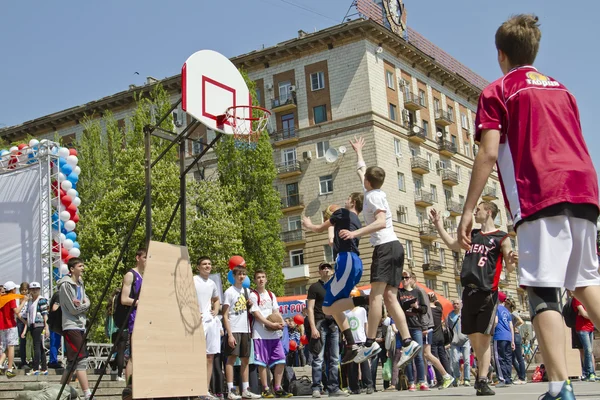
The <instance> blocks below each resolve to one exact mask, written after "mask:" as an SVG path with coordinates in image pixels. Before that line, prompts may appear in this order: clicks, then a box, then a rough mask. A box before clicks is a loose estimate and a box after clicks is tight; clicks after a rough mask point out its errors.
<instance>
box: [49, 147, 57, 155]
mask: <svg viewBox="0 0 600 400" xmlns="http://www.w3.org/2000/svg"><path fill="white" fill-rule="evenodd" d="M50 152H51V153H52V154H55V155H58V147H56V146H53V147H52V148H51V149H50Z"/></svg>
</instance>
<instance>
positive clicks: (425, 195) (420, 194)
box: [415, 190, 433, 203]
mask: <svg viewBox="0 0 600 400" xmlns="http://www.w3.org/2000/svg"><path fill="white" fill-rule="evenodd" d="M415 202H416V203H417V202H422V203H433V195H432V194H431V193H429V192H426V191H424V190H419V191H417V192H415Z"/></svg>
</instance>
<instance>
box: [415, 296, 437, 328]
mask: <svg viewBox="0 0 600 400" xmlns="http://www.w3.org/2000/svg"><path fill="white" fill-rule="evenodd" d="M415 289H416V290H420V291H421V293H423V304H424V305H426V306H427V314H424V315H423V319H422V321H423V329H433V314H432V312H431V302H430V301H429V296H428V295H427V293H426V292H425V291H424V290H423V289H421V288H420V287H416V288H415Z"/></svg>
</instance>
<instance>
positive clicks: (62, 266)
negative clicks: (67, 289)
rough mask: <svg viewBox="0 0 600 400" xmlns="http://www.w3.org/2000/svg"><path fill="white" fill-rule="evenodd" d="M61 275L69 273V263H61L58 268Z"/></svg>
mask: <svg viewBox="0 0 600 400" xmlns="http://www.w3.org/2000/svg"><path fill="white" fill-rule="evenodd" d="M58 271H59V272H60V274H61V275H67V274H68V273H69V267H68V266H67V264H60V268H59V269H58Z"/></svg>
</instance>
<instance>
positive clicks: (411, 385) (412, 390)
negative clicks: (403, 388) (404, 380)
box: [408, 383, 417, 392]
mask: <svg viewBox="0 0 600 400" xmlns="http://www.w3.org/2000/svg"><path fill="white" fill-rule="evenodd" d="M408 391H409V392H416V391H417V387H416V386H415V384H414V383H411V384H410V385H408Z"/></svg>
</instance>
